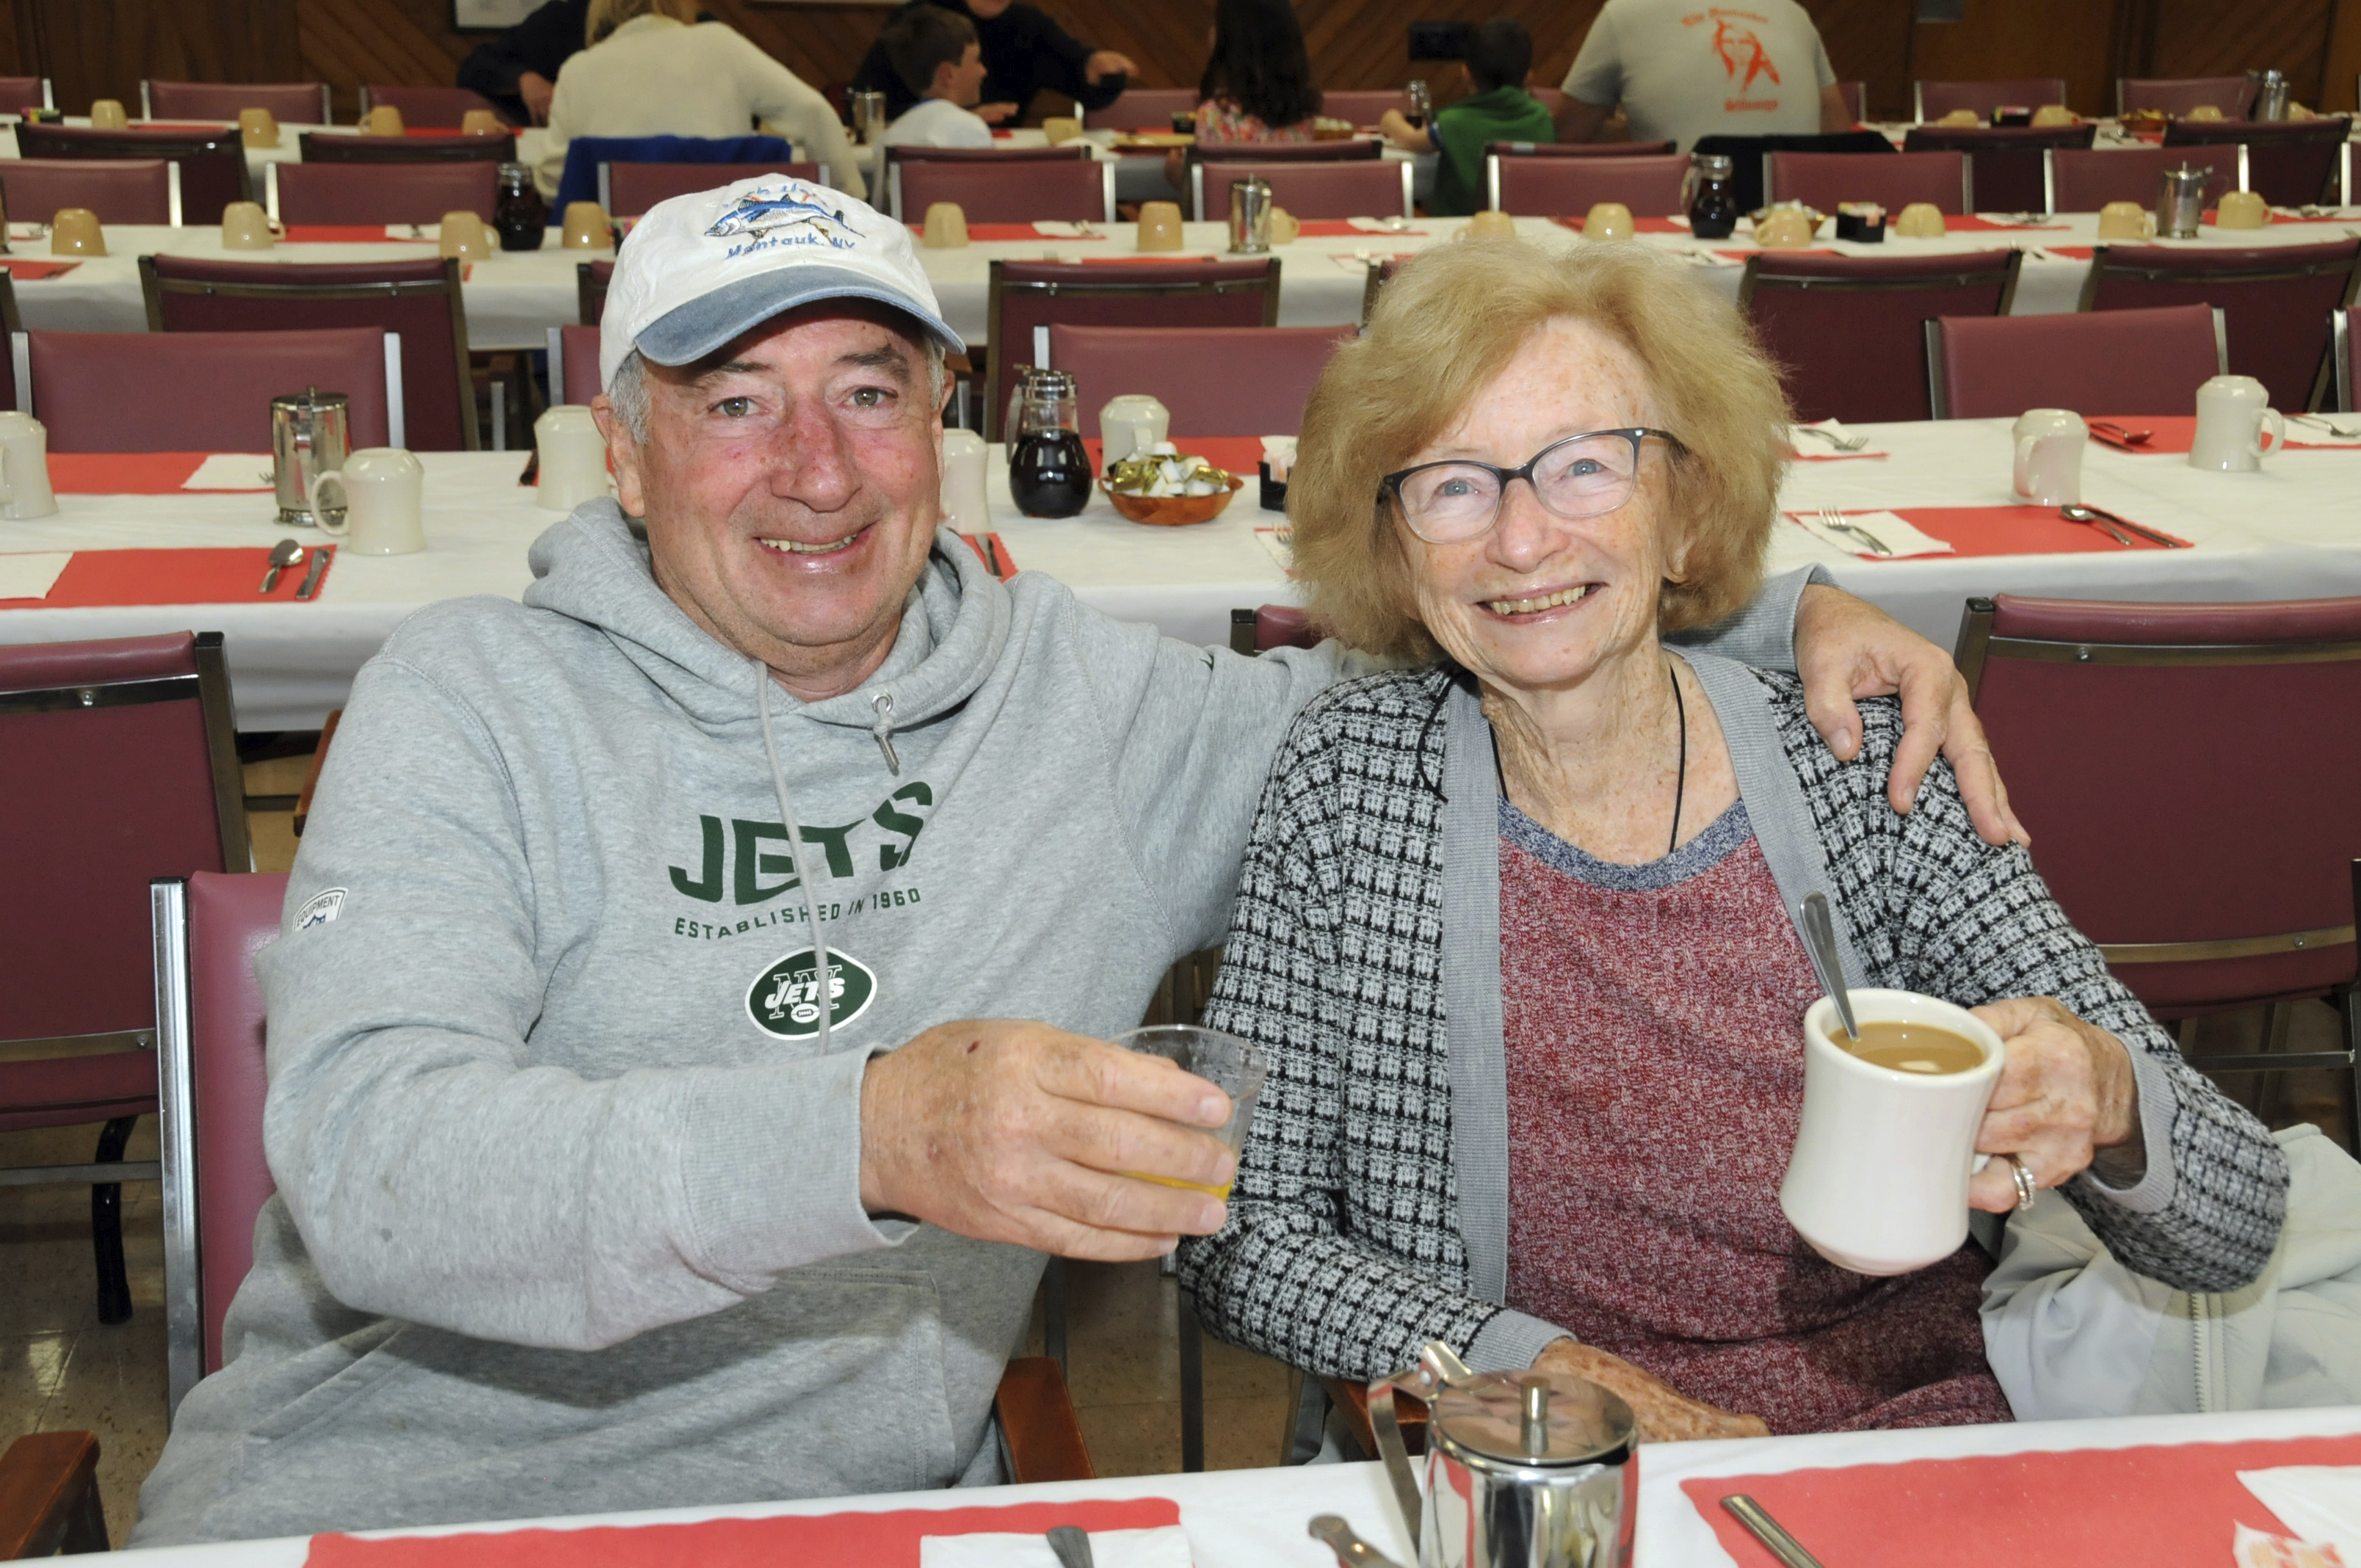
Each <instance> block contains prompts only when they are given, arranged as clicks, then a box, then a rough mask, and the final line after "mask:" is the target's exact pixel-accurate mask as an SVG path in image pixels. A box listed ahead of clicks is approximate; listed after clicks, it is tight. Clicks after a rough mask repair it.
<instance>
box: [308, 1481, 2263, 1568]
mask: <svg viewBox="0 0 2361 1568" xmlns="http://www.w3.org/2000/svg"><path fill="white" fill-rule="evenodd" d="M2265 1517H2266V1518H2268V1515H2266V1516H2265ZM1179 1523H1180V1505H1179V1504H1177V1503H1175V1502H1172V1501H1171V1500H1170V1498H1166V1497H1137V1498H1126V1499H1122V1500H1109V1501H1104V1502H1102V1501H1098V1500H1095V1499H1093V1500H1090V1501H1085V1502H1072V1503H1017V1504H1015V1505H1012V1506H1010V1507H1007V1508H904V1509H898V1510H896V1511H894V1512H891V1513H844V1514H817V1515H812V1516H810V1517H807V1518H802V1519H708V1520H706V1521H705V1522H704V1523H702V1524H647V1525H638V1526H620V1525H594V1526H591V1527H589V1528H588V1529H584V1530H503V1531H500V1532H499V1533H496V1534H495V1533H486V1534H482V1535H434V1536H409V1537H403V1538H398V1539H395V1540H391V1541H362V1540H360V1539H358V1538H357V1537H354V1536H349V1535H315V1536H313V1538H312V1551H311V1554H310V1556H308V1557H307V1558H306V1559H305V1560H304V1562H305V1564H306V1568H691V1565H692V1564H693V1565H694V1568H778V1565H779V1564H782V1563H814V1564H819V1563H826V1564H838V1563H842V1564H848V1565H850V1564H856V1563H857V1564H860V1565H861V1568H918V1553H919V1546H918V1542H919V1541H920V1540H921V1539H923V1538H924V1537H927V1536H930V1535H1045V1534H1047V1533H1048V1532H1049V1530H1050V1529H1051V1528H1052V1527H1053V1526H1056V1525H1061V1524H1070V1525H1076V1526H1079V1527H1080V1528H1082V1529H1083V1530H1155V1529H1158V1528H1159V1527H1161V1526H1165V1525H1177V1524H1179Z"/></svg>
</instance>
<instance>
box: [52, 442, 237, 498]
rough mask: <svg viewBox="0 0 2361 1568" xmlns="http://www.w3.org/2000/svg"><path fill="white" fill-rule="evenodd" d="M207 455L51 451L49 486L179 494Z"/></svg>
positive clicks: (68, 490)
mask: <svg viewBox="0 0 2361 1568" xmlns="http://www.w3.org/2000/svg"><path fill="white" fill-rule="evenodd" d="M205 457H206V454H205V453H203V452H52V453H50V454H49V488H51V489H52V490H55V491H56V492H57V493H58V494H60V495H61V496H177V495H180V494H182V493H183V492H182V491H181V485H182V484H184V483H186V482H187V480H188V478H189V477H190V476H191V475H192V474H194V473H195V472H196V471H197V469H198V467H199V466H200V465H202V464H203V462H204V460H205ZM255 488H257V489H267V488H269V487H268V486H266V485H258V486H256V487H255ZM188 493H191V494H196V493H199V492H194V491H192V492H188ZM202 493H203V494H207V495H211V494H213V493H214V492H212V491H210V490H208V491H204V492H202Z"/></svg>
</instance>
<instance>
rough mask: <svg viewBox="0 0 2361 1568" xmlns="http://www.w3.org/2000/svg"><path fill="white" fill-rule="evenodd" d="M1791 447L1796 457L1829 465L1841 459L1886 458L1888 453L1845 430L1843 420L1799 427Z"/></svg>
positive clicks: (1826, 420) (1824, 421) (1863, 437)
mask: <svg viewBox="0 0 2361 1568" xmlns="http://www.w3.org/2000/svg"><path fill="white" fill-rule="evenodd" d="M1791 444H1792V445H1793V446H1794V447H1795V455H1796V456H1797V457H1799V458H1801V459H1802V460H1804V461H1805V462H1806V463H1825V462H1828V460H1830V459H1831V458H1838V457H1884V456H1888V455H1890V454H1889V453H1887V451H1886V449H1885V448H1884V447H1883V446H1880V445H1878V444H1876V443H1874V442H1872V441H1871V440H1870V438H1869V437H1868V436H1865V435H1861V434H1857V433H1854V432H1852V431H1850V430H1847V429H1846V428H1845V427H1844V422H1842V421H1841V420H1833V419H1822V420H1814V421H1813V422H1811V423H1809V424H1799V425H1797V426H1795V434H1794V436H1793V438H1792V440H1791Z"/></svg>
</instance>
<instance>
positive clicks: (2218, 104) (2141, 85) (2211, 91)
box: [2115, 76, 2258, 120]
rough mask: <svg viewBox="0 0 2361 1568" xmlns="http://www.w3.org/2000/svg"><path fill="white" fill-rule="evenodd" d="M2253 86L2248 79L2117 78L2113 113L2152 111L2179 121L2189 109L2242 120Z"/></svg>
mask: <svg viewBox="0 0 2361 1568" xmlns="http://www.w3.org/2000/svg"><path fill="white" fill-rule="evenodd" d="M2257 85H2258V83H2257V82H2256V81H2255V79H2254V78H2253V77H2250V76H2118V77H2116V78H2115V113H2116V114H2118V115H2127V114H2130V113H2131V112H2132V111H2133V110H2135V109H2153V110H2155V111H2157V112H2158V114H2164V115H2171V116H2172V117H2173V118H2174V119H2179V118H2180V116H2181V115H2185V114H2187V113H2189V111H2190V110H2191V109H2197V108H2213V109H2219V110H2221V111H2222V117H2223V118H2224V119H2225V120H2243V119H2245V118H2246V114H2247V111H2248V110H2250V109H2251V108H2253V107H2254V103H2255V90H2256V88H2257Z"/></svg>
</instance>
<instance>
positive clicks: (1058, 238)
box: [910, 224, 1106, 245]
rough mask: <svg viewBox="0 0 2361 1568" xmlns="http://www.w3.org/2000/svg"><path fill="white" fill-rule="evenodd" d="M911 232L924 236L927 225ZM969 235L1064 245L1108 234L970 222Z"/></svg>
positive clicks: (998, 241)
mask: <svg viewBox="0 0 2361 1568" xmlns="http://www.w3.org/2000/svg"><path fill="white" fill-rule="evenodd" d="M910 232H911V233H912V234H914V235H917V236H919V237H921V238H924V237H925V236H926V233H927V225H924V224H912V225H910ZM967 237H968V238H969V239H971V240H973V241H975V242H977V243H979V244H983V245H1022V244H1025V243H1027V242H1028V241H1029V242H1032V243H1036V244H1038V243H1042V242H1053V243H1055V244H1058V245H1064V244H1066V243H1067V242H1068V241H1070V240H1071V241H1075V242H1080V243H1085V244H1086V243H1088V242H1089V241H1091V240H1094V239H1104V238H1106V236H1105V235H1104V234H1060V235H1048V234H1043V233H1042V232H1041V231H1040V230H1039V229H1037V228H1035V227H1034V226H1033V225H1031V224H970V225H967Z"/></svg>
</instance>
